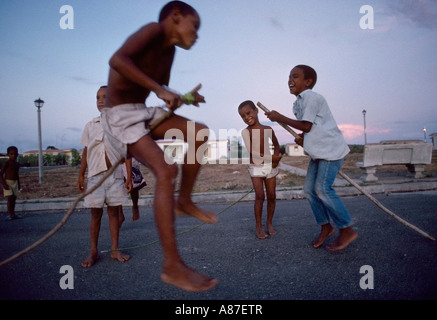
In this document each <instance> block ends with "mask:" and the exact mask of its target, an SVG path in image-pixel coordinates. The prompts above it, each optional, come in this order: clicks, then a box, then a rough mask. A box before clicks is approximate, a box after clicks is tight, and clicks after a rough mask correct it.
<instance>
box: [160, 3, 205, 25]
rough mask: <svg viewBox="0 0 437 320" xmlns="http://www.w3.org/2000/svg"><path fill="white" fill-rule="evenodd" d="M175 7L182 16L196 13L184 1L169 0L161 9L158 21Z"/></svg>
mask: <svg viewBox="0 0 437 320" xmlns="http://www.w3.org/2000/svg"><path fill="white" fill-rule="evenodd" d="M175 8H177V9H179V11H180V12H181V14H182V15H183V16H186V15H189V14H192V15H196V14H197V11H196V10H195V9H194V8H193V7H192V6H190V5H189V4H186V3H185V2H182V1H170V2H169V3H167V4H166V5H165V6H164V7H163V8H162V9H161V12H160V13H159V20H158V21H159V22H161V21H163V20H164V19H165V18H167V17H168V16H169V15H170V13H171V12H172V10H173V9H175Z"/></svg>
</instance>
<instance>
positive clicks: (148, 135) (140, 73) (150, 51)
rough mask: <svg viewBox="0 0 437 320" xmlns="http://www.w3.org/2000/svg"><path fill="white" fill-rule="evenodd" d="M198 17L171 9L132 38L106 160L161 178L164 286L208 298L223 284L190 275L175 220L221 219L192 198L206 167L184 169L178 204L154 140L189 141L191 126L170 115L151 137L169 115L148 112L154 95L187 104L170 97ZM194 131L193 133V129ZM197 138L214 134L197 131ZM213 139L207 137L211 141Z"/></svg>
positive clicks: (120, 62) (112, 108)
mask: <svg viewBox="0 0 437 320" xmlns="http://www.w3.org/2000/svg"><path fill="white" fill-rule="evenodd" d="M199 27H200V17H199V15H198V13H197V12H196V10H195V9H194V8H192V7H191V6H189V5H187V4H186V3H184V2H181V1H172V2H169V3H168V4H166V5H165V6H164V7H163V8H162V10H161V13H160V16H159V22H158V23H149V24H147V25H145V26H143V27H142V28H140V29H139V30H138V31H137V32H135V33H134V34H133V35H131V36H130V37H129V38H128V39H127V40H126V42H125V43H124V44H123V45H122V46H121V48H120V49H119V50H118V51H117V52H116V53H115V54H114V55H113V56H112V57H111V59H110V61H109V65H110V70H109V79H108V91H107V95H106V103H105V107H106V108H104V109H103V111H102V124H103V127H104V129H105V133H106V136H105V137H107V140H106V144H107V145H108V148H107V152H108V156H109V158H110V160H111V162H112V163H114V162H115V161H117V160H118V159H119V158H120V157H135V158H136V159H137V160H138V161H140V162H141V163H142V164H144V165H145V166H147V167H148V168H149V169H150V170H151V171H152V172H153V174H154V175H155V177H156V186H155V198H154V205H153V206H154V216H155V221H156V225H157V228H158V233H159V237H160V241H161V244H162V248H163V255H164V263H163V270H162V273H161V279H162V281H164V282H166V283H169V284H172V285H175V286H177V287H179V288H182V289H185V290H187V291H203V290H209V289H211V288H212V287H214V286H215V285H216V284H217V280H216V279H212V278H210V277H207V276H205V275H203V274H200V273H198V272H196V271H195V270H192V269H190V268H189V267H187V266H186V265H185V264H184V262H183V260H182V258H181V257H180V255H179V252H178V249H177V244H176V236H175V226H174V220H175V218H174V214H175V213H177V214H187V215H191V216H194V217H196V218H198V219H200V220H201V221H203V222H207V223H215V222H217V217H216V215H215V214H214V213H212V212H210V211H205V210H202V209H200V208H199V207H197V206H195V205H194V203H193V202H192V200H191V192H192V190H193V186H194V183H195V181H196V177H197V174H198V172H199V169H200V166H201V164H200V163H199V162H198V161H197V158H196V160H195V161H190V163H188V162H187V157H185V162H184V165H183V166H182V180H181V186H180V191H179V197H178V199H177V200H176V201H175V200H174V198H173V192H174V189H175V178H176V176H177V166H176V165H175V164H170V161H166V159H165V156H164V153H163V151H162V150H161V149H160V148H159V146H158V145H157V144H156V142H155V140H159V139H163V138H164V136H165V133H166V132H167V130H170V129H179V130H181V131H182V132H183V134H184V138H185V140H186V141H187V140H188V139H187V136H188V132H187V131H188V128H189V126H188V120H187V119H186V118H183V117H180V116H177V115H172V116H171V117H169V118H168V119H166V120H165V121H164V122H162V123H161V124H160V125H158V126H157V127H155V128H154V129H152V130H150V129H149V128H148V125H150V124H151V123H153V122H154V121H155V120H156V119H158V118H160V117H161V116H163V115H164V113H165V110H164V109H162V108H160V107H154V108H153V107H146V106H145V101H146V99H147V97H148V96H149V94H150V93H151V92H154V93H155V94H156V95H157V96H158V98H160V99H162V100H164V101H165V102H166V105H167V107H168V108H169V109H171V110H175V109H177V108H178V107H180V106H181V105H182V104H183V103H186V104H187V103H188V101H187V100H185V99H183V98H182V97H181V96H180V95H178V94H175V93H174V92H172V91H169V90H168V89H167V87H166V86H167V85H168V84H169V80H170V71H171V67H172V63H173V58H174V55H175V50H176V47H181V48H183V49H186V50H188V49H190V48H191V47H192V46H193V45H194V43H195V42H196V40H197V31H198V29H199ZM191 98H192V101H190V102H191V103H192V104H194V105H198V104H199V103H200V102H205V100H204V97H203V96H201V95H199V94H198V93H197V92H195V93H194V94H193V96H192V97H191ZM191 127H192V126H190V128H191ZM194 130H195V132H194V133H190V134H195V136H196V137H197V133H198V132H199V131H200V130H203V131H202V132H203V133H202V136H205V134H204V133H205V132H207V130H208V128H207V127H206V126H205V125H202V124H198V123H196V124H195V126H194ZM206 136H207V135H206ZM203 143H205V141H195V142H194V143H192V144H191V145H189V147H188V152H187V154H193V152H194V154H197V152H196V151H197V149H198V148H199V147H200V146H201V145H202V144H203Z"/></svg>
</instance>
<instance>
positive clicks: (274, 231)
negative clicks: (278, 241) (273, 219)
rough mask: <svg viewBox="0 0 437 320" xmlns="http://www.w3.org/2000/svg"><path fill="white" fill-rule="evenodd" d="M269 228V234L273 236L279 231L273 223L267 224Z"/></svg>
mask: <svg viewBox="0 0 437 320" xmlns="http://www.w3.org/2000/svg"><path fill="white" fill-rule="evenodd" d="M267 230H268V232H269V235H271V236H274V235H275V234H276V233H277V232H276V230H275V229H274V228H273V226H272V225H268V226H267Z"/></svg>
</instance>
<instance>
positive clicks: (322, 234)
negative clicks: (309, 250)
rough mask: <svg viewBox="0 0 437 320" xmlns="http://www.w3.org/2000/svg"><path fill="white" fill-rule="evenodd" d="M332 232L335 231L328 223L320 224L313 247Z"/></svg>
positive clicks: (318, 245) (316, 246)
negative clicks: (320, 227)
mask: <svg viewBox="0 0 437 320" xmlns="http://www.w3.org/2000/svg"><path fill="white" fill-rule="evenodd" d="M334 232H335V229H334V228H333V227H332V226H331V224H330V223H327V224H324V225H322V229H321V231H320V234H319V236H318V237H317V239H316V240H314V242H313V247H314V248H319V247H320V246H321V245H322V244H323V242H325V240H326V239H327V238H328V237H330V236H332V235H333V234H334Z"/></svg>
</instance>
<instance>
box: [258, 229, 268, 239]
mask: <svg viewBox="0 0 437 320" xmlns="http://www.w3.org/2000/svg"><path fill="white" fill-rule="evenodd" d="M256 236H257V237H258V239H261V240H264V239H267V238H268V237H269V236H268V235H267V233H265V232H264V229H263V228H262V227H260V228H256Z"/></svg>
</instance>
